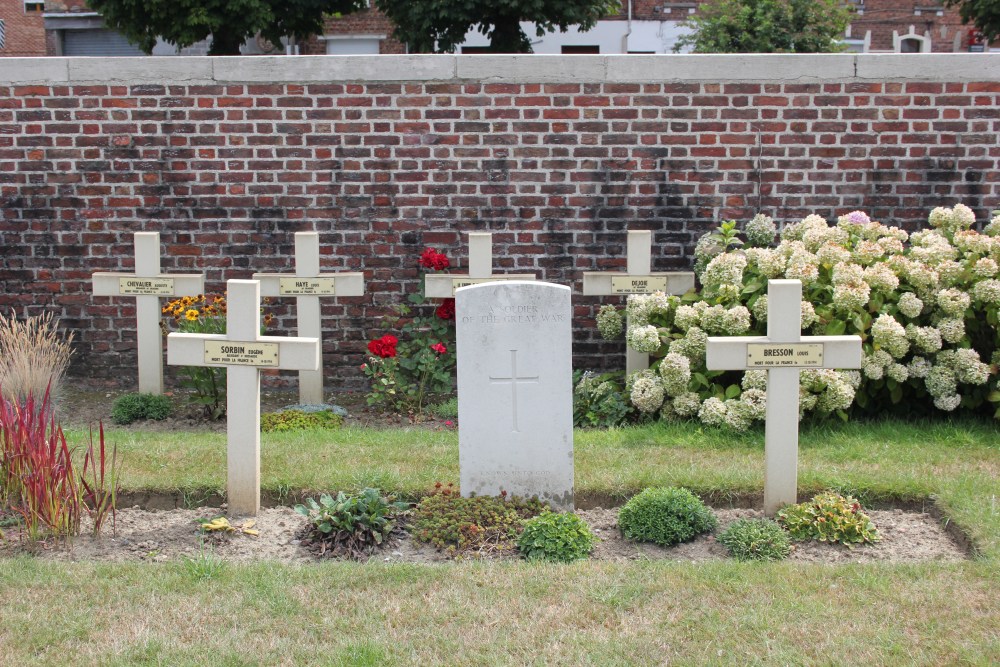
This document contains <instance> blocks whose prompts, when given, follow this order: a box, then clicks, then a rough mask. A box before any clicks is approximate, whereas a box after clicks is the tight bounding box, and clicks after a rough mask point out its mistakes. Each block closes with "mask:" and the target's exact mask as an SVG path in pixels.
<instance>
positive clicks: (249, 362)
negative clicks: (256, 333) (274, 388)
mask: <svg viewBox="0 0 1000 667" xmlns="http://www.w3.org/2000/svg"><path fill="white" fill-rule="evenodd" d="M205 364H206V365H208V366H262V367H265V368H277V366H278V344H277V343H256V342H253V341H248V342H241V341H235V340H206V341H205Z"/></svg>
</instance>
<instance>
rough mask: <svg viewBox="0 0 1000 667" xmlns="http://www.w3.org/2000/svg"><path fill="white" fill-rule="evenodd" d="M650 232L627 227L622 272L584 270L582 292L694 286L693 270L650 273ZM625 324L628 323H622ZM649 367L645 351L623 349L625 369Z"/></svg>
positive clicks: (679, 289) (637, 291)
mask: <svg viewBox="0 0 1000 667" xmlns="http://www.w3.org/2000/svg"><path fill="white" fill-rule="evenodd" d="M652 240H653V232H651V231H648V230H630V231H629V233H628V246H627V248H628V250H627V254H626V255H625V259H626V268H625V273H621V272H617V271H585V272H584V274H583V295H584V296H620V295H623V294H652V293H653V292H664V293H666V294H684V293H685V292H687V291H688V290H689V289H691V288H692V287H694V273H692V272H690V271H678V272H676V273H653V272H652V271H651V268H652V252H651V247H652ZM625 326H626V327H627V326H628V323H626V325H625ZM647 368H649V355H648V354H646V353H645V352H636V351H635V350H633V349H631V348H628V349H626V350H625V372H626V373H633V372H635V371H641V370H645V369H647Z"/></svg>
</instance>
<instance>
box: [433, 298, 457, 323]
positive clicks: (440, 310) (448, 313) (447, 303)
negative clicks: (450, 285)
mask: <svg viewBox="0 0 1000 667" xmlns="http://www.w3.org/2000/svg"><path fill="white" fill-rule="evenodd" d="M434 314H435V315H437V316H438V317H440V318H441V319H442V320H453V319H455V300H454V299H445V300H444V301H442V302H441V305H440V306H438V307H437V310H436V311H434Z"/></svg>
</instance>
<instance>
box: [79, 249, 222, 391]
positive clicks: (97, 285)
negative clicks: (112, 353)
mask: <svg viewBox="0 0 1000 667" xmlns="http://www.w3.org/2000/svg"><path fill="white" fill-rule="evenodd" d="M134 242H135V272H134V273H95V274H94V275H93V278H92V280H93V289H94V296H130V297H133V298H134V299H135V320H136V322H135V328H136V344H137V347H138V356H139V364H138V365H139V391H140V392H142V393H144V394H162V393H163V332H162V330H161V329H160V317H161V315H162V313H161V312H160V299H161V298H163V297H175V296H197V295H199V294H201V293H202V292H204V290H205V274H203V273H187V274H184V273H180V274H175V273H160V233H159V232H136V233H135V236H134Z"/></svg>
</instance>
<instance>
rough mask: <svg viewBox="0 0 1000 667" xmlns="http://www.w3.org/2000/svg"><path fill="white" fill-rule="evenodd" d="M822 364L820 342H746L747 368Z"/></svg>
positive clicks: (797, 366)
mask: <svg viewBox="0 0 1000 667" xmlns="http://www.w3.org/2000/svg"><path fill="white" fill-rule="evenodd" d="M822 366H823V344H822V343H747V368H819V367H822Z"/></svg>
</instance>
